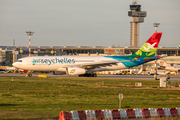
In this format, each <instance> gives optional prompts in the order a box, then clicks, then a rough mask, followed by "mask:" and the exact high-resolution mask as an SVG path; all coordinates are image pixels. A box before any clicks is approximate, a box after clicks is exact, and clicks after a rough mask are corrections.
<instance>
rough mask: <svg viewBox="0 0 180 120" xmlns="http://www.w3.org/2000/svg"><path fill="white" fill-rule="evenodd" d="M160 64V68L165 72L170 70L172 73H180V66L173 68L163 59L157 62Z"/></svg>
mask: <svg viewBox="0 0 180 120" xmlns="http://www.w3.org/2000/svg"><path fill="white" fill-rule="evenodd" d="M157 63H158V64H159V68H161V69H164V70H168V71H171V72H176V73H178V72H179V73H180V66H179V65H174V66H171V65H169V64H167V62H166V61H165V60H163V59H160V60H158V62H157Z"/></svg>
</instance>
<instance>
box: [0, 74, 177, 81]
mask: <svg viewBox="0 0 180 120" xmlns="http://www.w3.org/2000/svg"><path fill="white" fill-rule="evenodd" d="M38 75H39V74H33V75H32V77H38ZM43 75H47V77H78V76H77V75H73V76H72V75H51V74H43ZM1 76H9V77H25V76H26V74H18V73H17V74H0V77H1ZM97 78H109V79H132V80H154V76H153V75H97ZM169 80H170V81H180V75H171V76H170V79H169Z"/></svg>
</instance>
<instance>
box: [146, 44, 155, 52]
mask: <svg viewBox="0 0 180 120" xmlns="http://www.w3.org/2000/svg"><path fill="white" fill-rule="evenodd" d="M155 45H156V43H154V44H152V45H151V44H149V43H146V44H145V45H144V46H143V47H144V50H145V51H147V52H149V51H151V50H150V49H155V47H154V46H155ZM145 46H147V47H145Z"/></svg>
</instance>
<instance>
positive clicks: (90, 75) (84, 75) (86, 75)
mask: <svg viewBox="0 0 180 120" xmlns="http://www.w3.org/2000/svg"><path fill="white" fill-rule="evenodd" d="M79 77H97V75H96V74H83V75H79Z"/></svg>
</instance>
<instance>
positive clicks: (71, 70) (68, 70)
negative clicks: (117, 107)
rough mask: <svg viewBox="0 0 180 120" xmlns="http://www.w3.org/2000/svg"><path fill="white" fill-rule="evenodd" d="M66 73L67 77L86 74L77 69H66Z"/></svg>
mask: <svg viewBox="0 0 180 120" xmlns="http://www.w3.org/2000/svg"><path fill="white" fill-rule="evenodd" d="M66 72H67V74H69V75H82V74H85V73H86V70H85V69H84V68H79V67H69V68H67V69H66Z"/></svg>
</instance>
